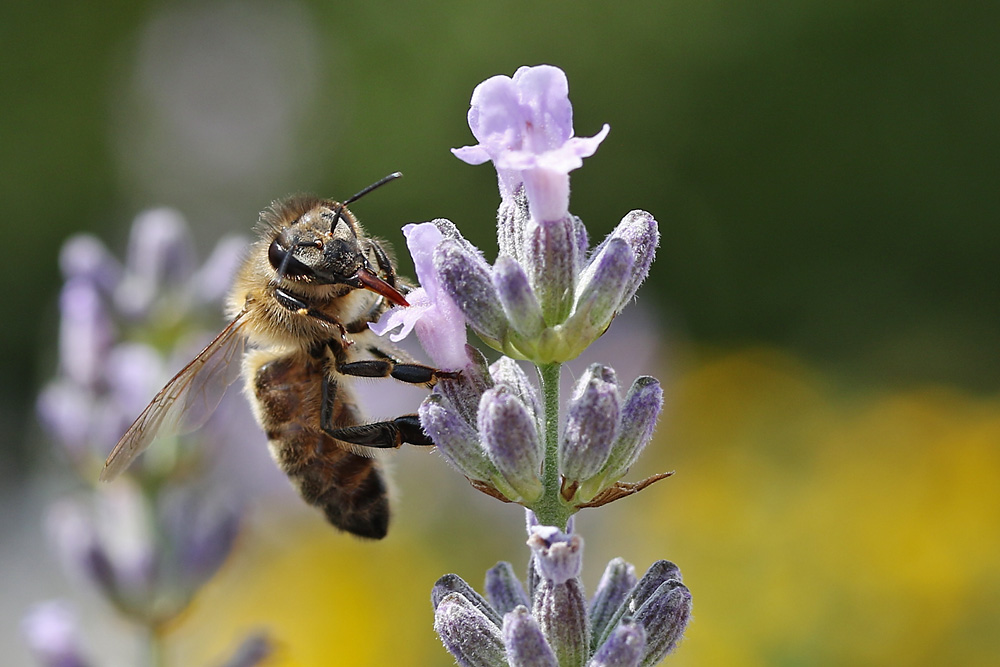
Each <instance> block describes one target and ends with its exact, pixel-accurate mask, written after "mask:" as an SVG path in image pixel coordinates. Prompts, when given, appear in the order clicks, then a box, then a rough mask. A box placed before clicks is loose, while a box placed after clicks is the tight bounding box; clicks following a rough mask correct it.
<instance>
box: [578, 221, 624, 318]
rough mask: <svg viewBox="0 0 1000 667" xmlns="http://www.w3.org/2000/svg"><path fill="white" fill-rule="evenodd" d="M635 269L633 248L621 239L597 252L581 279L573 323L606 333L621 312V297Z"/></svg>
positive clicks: (614, 239)
mask: <svg viewBox="0 0 1000 667" xmlns="http://www.w3.org/2000/svg"><path fill="white" fill-rule="evenodd" d="M634 266H635V255H633V254H632V249H631V248H630V247H629V245H628V243H626V242H625V241H623V240H622V239H619V238H613V239H610V240H609V241H608V243H606V244H605V245H604V246H603V247H601V249H600V250H598V251H597V252H596V253H594V257H593V258H592V259H591V261H590V264H589V265H588V266H587V268H586V269H585V270H584V272H583V275H582V276H581V278H580V287H579V292H580V296H579V298H578V299H577V305H576V312H574V313H573V323H574V324H575V325H576V326H579V327H581V328H584V329H586V330H588V331H590V330H593V331H595V332H597V333H598V334H600V333H603V332H604V330H605V329H607V328H608V325H610V324H611V320H612V319H614V317H615V315H617V314H618V311H619V310H621V305H622V294H623V292H624V290H625V287H626V285H627V284H628V282H629V281H630V279H631V273H632V269H633V267H634Z"/></svg>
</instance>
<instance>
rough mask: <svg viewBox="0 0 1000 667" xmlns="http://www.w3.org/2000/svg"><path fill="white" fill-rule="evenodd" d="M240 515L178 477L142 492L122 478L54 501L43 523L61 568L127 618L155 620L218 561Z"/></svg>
mask: <svg viewBox="0 0 1000 667" xmlns="http://www.w3.org/2000/svg"><path fill="white" fill-rule="evenodd" d="M240 518H241V512H240V511H239V510H238V508H234V507H232V506H230V505H228V504H226V502H225V501H223V499H222V498H219V497H217V496H212V495H209V494H206V493H203V492H200V491H197V490H195V489H192V488H190V487H185V486H177V485H175V486H172V487H171V488H169V489H167V491H166V492H164V493H162V494H157V495H145V494H144V493H143V490H142V489H141V488H140V487H139V486H138V485H137V484H135V483H134V482H133V481H132V480H131V479H129V478H123V479H121V480H119V481H116V482H115V484H113V485H105V486H101V487H98V489H97V490H96V491H95V492H94V493H93V494H91V495H90V496H88V497H86V498H79V499H66V500H63V501H61V502H59V503H57V504H56V505H55V506H54V507H53V508H52V510H51V511H50V513H49V522H48V523H49V529H50V533H51V534H52V537H53V540H54V542H55V544H56V547H57V550H58V551H59V553H60V555H61V556H62V557H63V559H64V561H65V562H66V565H67V569H69V570H71V571H72V572H74V573H76V574H77V575H78V576H80V577H81V578H82V579H84V580H86V581H87V582H88V583H90V584H92V585H94V586H96V587H97V589H98V590H99V591H100V592H101V594H102V595H103V596H104V597H106V598H107V599H108V600H109V601H110V602H112V604H113V605H114V606H115V607H116V608H117V609H118V610H119V611H121V612H122V613H124V614H126V615H127V616H129V617H130V618H133V619H137V620H141V621H145V622H155V623H161V622H163V621H166V620H169V619H171V618H173V617H175V616H177V615H178V614H179V613H180V612H181V611H183V610H184V609H185V608H186V607H187V605H188V604H189V602H190V601H191V598H192V597H193V596H194V594H195V593H196V592H197V591H198V589H199V588H201V586H203V585H204V584H205V582H207V581H208V580H209V579H210V578H211V577H212V575H214V574H215V572H216V571H217V570H218V568H219V567H220V566H221V565H222V563H223V561H224V560H225V558H226V557H227V556H228V555H229V553H230V551H231V550H232V547H233V542H234V540H235V537H236V535H237V532H238V529H239V524H240Z"/></svg>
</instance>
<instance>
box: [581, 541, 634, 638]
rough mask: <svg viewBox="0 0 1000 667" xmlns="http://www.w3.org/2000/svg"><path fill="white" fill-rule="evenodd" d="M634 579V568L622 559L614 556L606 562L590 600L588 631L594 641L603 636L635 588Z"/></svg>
mask: <svg viewBox="0 0 1000 667" xmlns="http://www.w3.org/2000/svg"><path fill="white" fill-rule="evenodd" d="M636 581H637V580H636V576H635V568H634V567H632V565H631V564H629V563H626V562H625V560H624V559H621V558H615V559H614V560H612V561H611V562H610V563H608V566H607V568H605V570H604V575H603V576H601V581H600V583H599V584H598V585H597V592H596V593H594V598H593V599H592V600H591V601H590V631H591V633H592V636H593V638H594V640H595V641H596V640H597V639H598V638H600V637H603V636H604V634H605V630H607V627H608V623H609V622H610V621H611V619H612V617H613V616H614V615H615V612H616V611H618V608H619V607H621V605H622V603H623V602H624V601H625V598H626V597H627V596H628V594H629V593H630V592H631V591H632V589H633V588H635V584H636Z"/></svg>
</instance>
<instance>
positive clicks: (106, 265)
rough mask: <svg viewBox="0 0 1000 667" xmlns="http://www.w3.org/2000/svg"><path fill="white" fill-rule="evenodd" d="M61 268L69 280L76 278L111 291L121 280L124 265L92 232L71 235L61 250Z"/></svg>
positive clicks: (103, 290) (106, 292) (105, 290)
mask: <svg viewBox="0 0 1000 667" xmlns="http://www.w3.org/2000/svg"><path fill="white" fill-rule="evenodd" d="M59 268H60V269H61V270H62V274H63V277H64V278H65V279H66V280H67V281H69V280H73V279H76V278H79V279H83V280H86V281H88V282H91V283H93V284H95V285H97V286H98V287H99V288H100V289H101V291H102V292H104V293H105V294H108V293H110V292H111V291H112V290H113V289H114V287H115V285H117V284H118V281H119V280H121V276H122V266H121V264H120V263H119V262H118V260H117V259H116V258H115V256H114V255H112V254H111V253H110V252H108V249H107V247H105V245H104V244H103V243H101V242H100V241H99V240H98V239H97V238H96V237H94V236H91V235H90V234H77V235H75V236H72V237H70V238H69V239H68V240H67V241H66V242H65V243H64V244H63V247H62V250H60V251H59Z"/></svg>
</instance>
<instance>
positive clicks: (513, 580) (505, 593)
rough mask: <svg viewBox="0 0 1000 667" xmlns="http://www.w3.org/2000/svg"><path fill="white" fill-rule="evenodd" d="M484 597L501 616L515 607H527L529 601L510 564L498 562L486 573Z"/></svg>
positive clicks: (529, 603)
mask: <svg viewBox="0 0 1000 667" xmlns="http://www.w3.org/2000/svg"><path fill="white" fill-rule="evenodd" d="M486 597H488V598H489V600H490V604H491V605H492V606H493V608H494V609H496V610H497V611H498V612H499V613H501V614H506V613H507V612H510V611H513V610H514V608H515V607H518V606H522V607H528V606H530V605H531V601H530V600H529V599H528V596H527V595H525V594H524V587H523V586H521V582H520V581H518V579H517V576H515V574H514V568H512V567H511V565H510V563H505V562H500V563H497V564H496V565H494V566H493V567H492V568H490V569H489V570H488V571H487V572H486Z"/></svg>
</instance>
